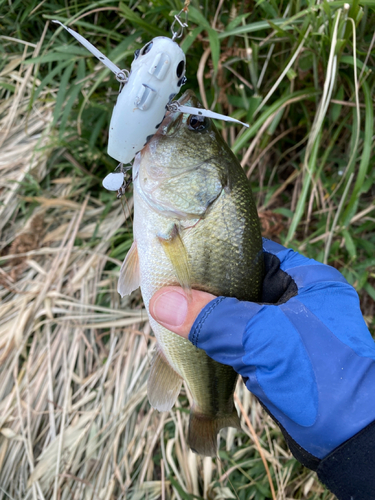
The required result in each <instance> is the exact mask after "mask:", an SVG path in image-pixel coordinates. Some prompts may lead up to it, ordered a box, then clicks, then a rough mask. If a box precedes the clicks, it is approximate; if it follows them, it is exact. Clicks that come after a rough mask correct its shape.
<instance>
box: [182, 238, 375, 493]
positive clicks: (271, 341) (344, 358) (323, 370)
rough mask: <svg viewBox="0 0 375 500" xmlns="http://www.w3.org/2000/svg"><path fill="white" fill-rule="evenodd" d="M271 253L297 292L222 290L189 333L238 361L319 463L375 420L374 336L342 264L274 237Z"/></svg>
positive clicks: (250, 384) (267, 248)
mask: <svg viewBox="0 0 375 500" xmlns="http://www.w3.org/2000/svg"><path fill="white" fill-rule="evenodd" d="M264 252H265V254H268V255H271V256H273V258H276V259H277V260H278V262H279V265H280V272H281V273H282V275H284V276H285V275H286V276H288V277H289V279H290V281H291V282H292V283H293V286H294V289H295V294H294V296H293V297H290V298H289V300H286V301H284V302H277V303H276V304H264V303H263V304H257V303H251V302H242V301H238V300H237V299H235V298H228V297H227V298H224V297H218V298H217V299H215V300H214V301H212V302H211V303H209V304H208V305H207V306H206V307H205V308H204V309H203V310H202V312H201V313H200V315H199V316H198V318H197V320H196V321H195V323H194V325H193V328H192V330H191V332H190V336H189V338H190V340H191V341H192V342H193V343H194V345H196V346H197V347H199V348H202V349H204V350H205V351H206V352H207V354H208V355H209V356H210V357H212V358H213V359H215V360H216V361H218V362H220V363H224V364H228V365H231V366H233V368H234V369H235V370H236V371H237V372H238V373H239V374H240V375H242V377H243V378H244V381H245V383H246V386H247V388H248V389H249V390H250V391H251V392H252V393H253V394H254V395H255V396H257V398H258V399H259V400H260V402H261V404H262V405H263V406H264V407H265V408H266V410H267V411H268V412H269V413H270V414H271V416H272V417H273V418H274V419H275V420H276V421H277V423H278V424H279V425H280V427H281V428H282V430H283V432H284V434H286V435H288V436H290V437H291V439H292V441H293V443H295V444H296V446H299V447H301V448H302V449H303V450H304V451H306V452H307V454H306V455H307V456H309V457H312V458H313V459H316V460H317V462H316V466H318V463H319V460H321V459H323V458H325V457H327V456H329V454H330V453H332V452H333V450H336V449H337V448H338V447H340V446H341V445H342V444H343V443H345V442H347V441H348V440H350V439H351V438H352V437H353V436H355V435H357V434H358V433H360V432H361V431H362V430H363V429H365V428H366V427H367V426H370V425H371V423H372V422H373V421H374V420H375V343H374V341H373V339H372V337H371V335H370V332H369V330H368V328H367V327H366V324H365V322H364V320H363V317H362V314H361V311H360V307H359V300H358V295H357V293H356V292H355V290H354V288H353V287H352V286H350V285H349V284H348V283H347V281H346V280H345V278H344V277H343V276H342V275H341V274H340V273H339V271H337V270H336V269H334V268H332V267H330V266H326V265H323V264H321V263H319V262H316V261H314V260H312V259H307V258H305V257H303V256H301V255H300V254H298V253H296V252H294V251H293V250H290V249H286V248H284V247H282V246H281V245H278V244H277V243H274V242H271V241H268V240H264ZM279 275H280V273H279ZM275 279H277V278H275ZM275 287H276V288H277V283H275ZM373 446H375V443H373ZM292 451H293V450H292ZM301 461H302V462H303V460H301ZM311 468H312V467H311ZM374 476H375V475H374ZM343 498H344V497H343ZM348 498H350V497H348ZM353 498H354V497H353ZM355 498H357V497H355ZM358 498H359V497H358Z"/></svg>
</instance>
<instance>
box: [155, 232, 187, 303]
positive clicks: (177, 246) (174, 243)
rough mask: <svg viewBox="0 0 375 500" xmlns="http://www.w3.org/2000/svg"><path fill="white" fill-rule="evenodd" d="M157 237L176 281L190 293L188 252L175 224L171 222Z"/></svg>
mask: <svg viewBox="0 0 375 500" xmlns="http://www.w3.org/2000/svg"><path fill="white" fill-rule="evenodd" d="M158 238H159V241H160V243H161V245H162V247H163V250H164V252H165V254H166V256H167V257H168V258H169V260H170V261H171V263H172V266H173V269H174V272H175V273H176V278H177V280H178V282H179V283H180V285H181V286H182V288H183V289H184V290H185V292H187V293H188V294H189V295H190V292H191V279H190V266H189V259H188V253H187V250H186V248H185V245H184V243H183V241H182V238H181V236H180V232H179V229H178V227H177V225H176V224H173V226H172V227H171V229H170V231H169V232H168V233H167V234H166V235H161V234H158Z"/></svg>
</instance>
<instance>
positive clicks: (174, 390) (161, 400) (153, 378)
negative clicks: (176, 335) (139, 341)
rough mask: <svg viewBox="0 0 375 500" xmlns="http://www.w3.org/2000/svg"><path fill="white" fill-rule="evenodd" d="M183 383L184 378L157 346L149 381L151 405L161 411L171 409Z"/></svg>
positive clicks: (148, 393)
mask: <svg viewBox="0 0 375 500" xmlns="http://www.w3.org/2000/svg"><path fill="white" fill-rule="evenodd" d="M181 384H182V378H181V377H180V376H179V375H178V374H177V373H176V372H175V371H174V370H173V368H172V367H171V366H170V364H169V363H168V361H167V360H166V359H165V357H164V355H163V353H162V352H161V350H160V348H158V347H157V348H156V352H155V354H154V357H153V359H152V362H151V371H150V376H149V378H148V383H147V396H148V400H149V401H150V405H151V406H152V407H153V408H156V409H157V410H159V411H168V410H170V409H171V408H172V406H173V405H174V403H175V401H176V399H177V397H178V395H179V394H180V390H181Z"/></svg>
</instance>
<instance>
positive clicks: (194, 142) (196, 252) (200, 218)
mask: <svg viewBox="0 0 375 500" xmlns="http://www.w3.org/2000/svg"><path fill="white" fill-rule="evenodd" d="M179 102H180V103H181V104H184V105H186V106H193V107H201V105H200V103H199V102H198V100H197V99H196V97H195V96H194V94H193V93H192V92H191V91H187V92H185V94H184V95H183V96H182V97H181V98H180V99H179ZM133 181H134V242H133V245H132V247H131V249H130V250H129V253H128V255H127V256H126V259H125V261H124V263H123V266H122V268H121V272H120V280H119V287H118V290H119V293H120V294H121V295H122V296H124V295H126V294H128V293H131V292H132V291H133V290H135V289H136V288H137V287H138V286H139V285H140V286H141V291H142V296H143V300H144V303H145V307H146V309H147V311H148V307H149V301H150V299H151V297H152V295H153V294H154V293H155V292H156V291H157V290H159V289H160V288H161V287H163V286H166V285H181V286H182V287H183V288H184V289H185V291H186V294H187V296H189V290H191V289H192V288H193V289H197V290H203V291H206V292H210V293H212V294H214V295H225V296H229V297H236V298H238V299H240V300H250V301H257V300H259V298H260V288H261V282H262V273H263V254H262V242H261V236H260V228H259V221H258V215H257V211H256V207H255V204H254V201H253V198H252V194H251V189H250V185H249V182H248V179H247V177H246V175H245V174H244V172H243V170H242V168H241V166H240V164H239V163H238V161H237V159H236V157H235V156H234V154H233V153H232V151H231V150H230V149H229V147H228V146H227V144H226V143H225V142H224V140H223V139H222V137H221V135H220V134H219V132H218V131H217V129H216V128H215V126H214V124H213V123H212V122H211V120H210V119H208V118H204V117H200V116H194V115H189V114H183V113H181V112H178V111H176V112H169V113H167V115H166V117H165V118H164V120H163V122H162V123H161V125H160V126H159V128H158V130H157V132H156V134H155V135H154V136H153V137H152V139H150V141H149V142H148V143H147V145H146V146H145V147H144V149H143V150H142V151H141V153H138V155H137V156H136V159H135V161H134V165H133ZM149 318H150V323H151V327H152V329H153V331H154V333H155V336H156V338H157V349H156V353H155V356H154V359H153V361H152V366H151V371H150V376H149V380H148V390H147V392H148V398H149V401H150V404H151V405H152V406H153V407H154V408H156V409H158V410H159V411H168V410H170V409H171V408H172V406H173V405H174V403H175V400H176V398H177V397H178V394H179V392H180V389H181V383H182V380H184V381H185V383H186V385H187V387H188V390H189V391H190V393H191V396H192V399H193V401H194V403H193V407H192V409H191V413H190V422H189V435H188V443H189V446H190V447H191V448H192V450H193V451H195V452H197V453H200V454H202V455H208V456H215V455H216V452H217V433H218V431H219V430H220V429H221V428H223V427H228V426H234V427H237V428H238V427H239V419H238V415H237V412H236V410H235V407H234V402H233V392H234V389H235V385H236V381H237V374H236V372H235V371H234V370H233V369H232V368H231V367H230V366H226V365H222V364H220V363H217V362H215V361H213V360H212V359H211V358H209V357H208V356H207V355H206V353H205V352H204V351H203V350H201V349H198V348H196V347H194V346H193V345H192V344H191V343H190V342H189V341H188V340H185V339H184V338H182V337H179V336H178V335H176V334H174V333H172V332H170V331H169V330H167V329H166V328H164V327H162V326H161V325H159V324H158V323H157V322H156V321H154V319H153V318H152V317H151V316H149Z"/></svg>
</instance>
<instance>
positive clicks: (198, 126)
mask: <svg viewBox="0 0 375 500" xmlns="http://www.w3.org/2000/svg"><path fill="white" fill-rule="evenodd" d="M208 126H209V120H208V119H207V118H206V117H205V116H197V115H191V116H190V118H189V119H188V127H189V129H190V130H194V132H201V131H202V130H206V128H208Z"/></svg>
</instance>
